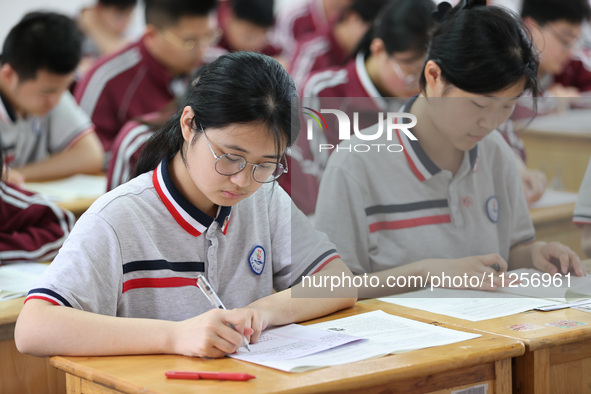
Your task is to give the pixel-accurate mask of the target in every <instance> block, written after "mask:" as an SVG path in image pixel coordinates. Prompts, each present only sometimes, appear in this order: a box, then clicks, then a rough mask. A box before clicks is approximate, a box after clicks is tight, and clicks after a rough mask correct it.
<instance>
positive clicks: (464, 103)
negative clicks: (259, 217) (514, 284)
mask: <svg viewBox="0 0 591 394" xmlns="http://www.w3.org/2000/svg"><path fill="white" fill-rule="evenodd" d="M481 3H482V4H484V1H482V2H480V1H467V2H465V3H461V5H460V6H457V7H456V8H454V9H453V11H451V12H450V15H449V16H446V17H447V19H444V21H443V23H442V24H441V25H440V26H439V27H438V28H437V29H436V30H435V32H434V34H433V38H432V40H431V45H430V47H429V53H428V54H427V59H426V64H425V66H424V68H423V72H422V73H421V80H420V84H421V95H420V96H419V97H418V98H413V99H411V100H409V101H408V103H407V104H406V105H405V107H404V109H403V112H407V113H410V114H413V115H415V116H416V118H417V123H416V126H415V127H413V128H412V129H411V131H412V134H413V135H414V136H416V138H417V139H418V140H411V139H410V137H408V136H407V135H406V134H405V133H403V132H400V131H399V130H397V131H396V134H395V137H394V140H393V141H390V142H389V143H399V144H400V145H402V146H403V147H404V152H400V153H391V152H388V151H385V150H382V151H381V152H380V153H375V152H374V153H373V154H372V153H357V152H354V151H353V152H352V153H349V152H347V151H346V150H340V151H338V152H335V153H333V155H331V157H330V159H329V162H328V166H327V169H326V171H325V173H324V176H323V178H322V182H321V184H320V192H319V196H318V205H317V207H316V217H315V223H316V226H317V228H318V229H320V230H322V231H324V232H326V233H327V234H328V235H329V237H330V239H331V240H332V241H333V242H335V244H336V245H337V248H338V250H339V252H340V253H341V255H342V257H343V260H344V261H345V263H347V264H348V265H349V267H350V268H351V270H352V271H353V273H355V274H363V273H372V274H373V275H375V276H377V277H379V278H381V280H382V283H385V279H386V278H387V277H388V276H389V275H394V276H400V275H403V276H407V275H420V276H422V277H423V279H425V280H427V278H428V277H429V275H432V276H434V275H441V273H442V272H445V274H446V275H449V276H454V275H458V276H463V275H464V274H467V276H468V277H471V276H478V277H482V276H483V275H487V274H493V275H495V278H496V279H495V281H494V284H493V286H491V284H490V283H485V284H484V286H483V288H486V289H494V288H496V286H498V285H500V278H498V276H497V272H496V270H495V267H497V268H500V271H502V272H504V271H506V270H507V269H516V268H521V267H534V268H537V269H539V270H541V271H544V272H549V273H551V274H554V273H558V272H561V273H566V272H567V271H569V270H573V271H574V272H575V273H576V274H577V275H582V274H583V273H582V270H581V263H580V260H579V258H578V256H577V255H576V254H575V253H574V252H573V251H571V250H570V249H569V248H568V247H566V246H564V245H562V244H560V243H558V242H551V243H546V242H533V240H534V229H533V225H532V222H531V219H530V217H529V213H528V210H527V205H526V202H525V198H524V197H523V190H522V188H521V181H520V179H519V175H518V172H517V169H516V164H515V160H514V159H513V156H512V152H511V150H510V148H509V147H508V145H507V144H506V143H505V142H504V141H503V139H502V138H501V136H500V135H499V134H498V133H492V131H493V130H495V128H496V127H497V126H498V125H499V124H501V123H502V122H504V121H505V120H506V119H507V118H508V117H509V115H510V114H511V112H512V110H513V107H514V105H515V102H516V100H517V97H519V96H520V94H521V93H522V92H523V91H524V90H526V89H529V90H531V91H532V92H533V93H534V95H535V92H536V91H537V64H538V63H537V59H536V57H535V55H534V49H533V48H532V47H531V42H530V40H529V39H528V37H527V35H526V33H525V31H524V30H523V29H522V27H521V25H520V23H519V22H518V21H517V20H516V18H515V17H513V16H512V15H510V14H509V13H507V12H505V11H504V10H502V9H501V8H497V7H485V6H481V5H480V4H481ZM439 12H440V14H439V15H441V11H439ZM467 65H469V67H467ZM400 122H401V123H402V122H404V120H401V121H400ZM375 128H376V127H375V126H372V127H370V128H368V129H366V130H365V131H364V134H372V133H373V132H375ZM359 142H363V141H361V140H360V139H359V138H357V137H356V136H352V137H351V140H349V141H346V142H343V143H342V144H341V145H342V146H348V145H353V144H356V143H359ZM373 143H388V141H387V140H386V136H385V133H384V136H383V137H382V139H380V140H376V141H373ZM344 213H347V214H344ZM366 290H367V291H368V293H367V294H365V295H364V296H375V295H378V294H384V293H385V292H399V291H403V290H405V289H400V288H398V289H392V288H390V289H385V288H381V289H374V290H375V291H376V293H377V294H376V293H372V290H371V289H366ZM360 296H362V293H360Z"/></svg>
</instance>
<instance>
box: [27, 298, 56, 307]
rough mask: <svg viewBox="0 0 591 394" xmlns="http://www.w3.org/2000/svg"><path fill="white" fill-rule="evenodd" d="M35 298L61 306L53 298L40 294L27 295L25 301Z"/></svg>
mask: <svg viewBox="0 0 591 394" xmlns="http://www.w3.org/2000/svg"><path fill="white" fill-rule="evenodd" d="M35 298H36V299H38V300H43V301H47V302H51V303H52V304H53V305H56V306H62V304H60V303H59V302H57V301H56V300H53V299H51V298H47V297H43V296H40V295H32V296H29V297H27V298H26V299H25V303H26V302H27V301H29V300H32V299H35Z"/></svg>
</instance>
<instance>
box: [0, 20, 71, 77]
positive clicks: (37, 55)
mask: <svg viewBox="0 0 591 394" xmlns="http://www.w3.org/2000/svg"><path fill="white" fill-rule="evenodd" d="M81 46H82V34H81V33H80V30H79V29H78V26H77V25H76V22H74V21H73V20H72V19H70V18H68V17H67V16H65V15H61V14H57V13H55V12H31V13H28V14H26V15H25V16H24V17H23V18H22V19H21V20H20V22H19V23H17V24H16V25H15V26H14V27H13V28H12V29H11V30H10V32H9V33H8V36H6V40H5V41H4V45H3V47H2V64H9V65H10V66H11V67H12V68H13V69H14V71H16V73H17V75H18V77H19V80H20V81H21V82H22V81H24V80H27V79H35V78H36V76H37V71H39V70H46V71H48V72H51V73H53V74H59V75H65V74H69V73H71V72H73V71H74V70H75V69H76V67H77V66H78V63H79V62H80V57H81V56H82V49H81Z"/></svg>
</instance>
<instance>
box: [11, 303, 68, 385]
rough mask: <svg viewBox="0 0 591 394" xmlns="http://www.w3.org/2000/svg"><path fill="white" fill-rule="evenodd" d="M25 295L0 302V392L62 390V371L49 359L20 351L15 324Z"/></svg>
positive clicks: (63, 376)
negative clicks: (16, 339) (51, 363)
mask: <svg viewBox="0 0 591 394" xmlns="http://www.w3.org/2000/svg"><path fill="white" fill-rule="evenodd" d="M24 300H25V298H24V297H21V298H17V299H14V300H8V301H2V302H0V393H1V394H4V393H6V394H13V393H19V394H20V393H31V394H37V393H49V394H53V393H64V392H65V391H66V378H65V374H64V373H63V372H61V371H59V370H57V369H56V368H54V367H52V366H51V365H49V359H47V358H39V357H33V356H28V355H24V354H21V353H19V351H18V350H17V349H16V345H15V343H14V325H15V323H16V319H17V317H18V314H19V313H20V311H21V309H22V307H23V302H24Z"/></svg>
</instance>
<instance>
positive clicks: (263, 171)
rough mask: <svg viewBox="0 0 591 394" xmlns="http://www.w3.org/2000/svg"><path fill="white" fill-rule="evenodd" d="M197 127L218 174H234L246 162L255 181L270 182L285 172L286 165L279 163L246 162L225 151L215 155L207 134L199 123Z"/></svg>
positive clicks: (244, 165) (243, 166) (241, 168)
mask: <svg viewBox="0 0 591 394" xmlns="http://www.w3.org/2000/svg"><path fill="white" fill-rule="evenodd" d="M199 127H201V131H202V132H203V135H204V136H205V140H206V141H207V146H209V150H211V153H212V154H213V157H215V170H216V171H217V172H218V174H220V175H225V176H231V175H235V174H238V173H239V172H240V171H242V170H244V169H245V168H246V165H247V164H250V165H251V166H252V178H253V179H254V180H255V181H256V182H258V183H270V182H273V181H274V180H276V179H277V178H279V177H280V176H281V175H283V174H286V173H287V165H286V166H285V167H284V166H283V164H281V163H276V162H272V161H265V162H263V163H259V164H255V163H251V162H248V161H246V159H245V158H244V157H242V156H240V155H235V154H233V153H226V154H223V155H221V156H218V155H216V154H215V152H214V151H213V148H212V147H211V143H210V141H209V138H207V134H205V130H204V129H203V126H201V125H199Z"/></svg>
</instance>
